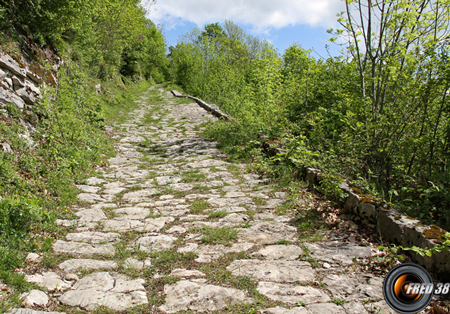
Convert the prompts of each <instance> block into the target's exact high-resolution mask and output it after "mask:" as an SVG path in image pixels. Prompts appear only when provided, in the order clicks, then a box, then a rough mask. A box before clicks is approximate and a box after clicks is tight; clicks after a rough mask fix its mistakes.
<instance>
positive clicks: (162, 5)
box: [148, 0, 344, 58]
mask: <svg viewBox="0 0 450 314" xmlns="http://www.w3.org/2000/svg"><path fill="white" fill-rule="evenodd" d="M343 10H344V3H343V1H341V0H313V1H311V0H278V1H273V0H227V1H216V0H157V2H156V4H155V5H153V7H152V9H151V10H150V13H149V15H148V17H149V18H150V19H151V20H152V21H154V22H155V23H157V24H162V25H163V30H164V34H165V36H166V39H167V44H168V46H175V45H176V44H177V41H178V39H179V36H180V35H182V34H185V33H187V32H189V30H190V29H192V28H193V27H198V28H202V26H203V25H205V24H209V23H215V22H219V23H223V22H224V20H226V19H228V20H231V21H233V22H234V23H236V24H238V25H239V26H240V27H242V28H243V29H244V30H245V31H246V32H247V33H249V34H251V35H254V36H258V37H260V38H265V39H267V40H268V41H269V42H270V43H271V44H272V45H273V46H274V47H275V48H277V49H278V51H279V52H280V53H283V52H284V50H285V49H286V48H288V47H289V45H291V44H292V43H294V42H297V43H299V44H301V45H302V47H303V48H305V49H314V50H315V51H316V52H312V53H311V56H313V57H315V58H319V57H320V56H322V57H327V56H328V53H327V50H326V48H325V45H328V46H329V48H330V53H331V55H335V56H336V55H338V54H339V51H340V47H339V46H337V45H336V44H333V43H330V42H328V38H330V37H331V35H330V34H328V33H327V32H326V30H327V29H328V28H330V27H333V28H336V27H337V26H338V24H337V22H336V19H337V17H336V14H337V13H339V12H341V11H343Z"/></svg>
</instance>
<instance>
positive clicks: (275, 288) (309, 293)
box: [257, 281, 330, 304]
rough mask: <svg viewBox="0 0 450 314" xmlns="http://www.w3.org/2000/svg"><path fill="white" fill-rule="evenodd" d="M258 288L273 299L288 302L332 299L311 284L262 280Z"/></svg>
mask: <svg viewBox="0 0 450 314" xmlns="http://www.w3.org/2000/svg"><path fill="white" fill-rule="evenodd" d="M257 290H258V292H259V293H261V294H263V295H265V296H266V297H268V298H269V299H271V300H273V301H280V302H284V303H288V304H298V303H303V304H312V303H320V302H321V303H324V302H328V301H330V298H329V297H328V295H326V294H325V293H324V292H322V291H321V290H319V289H316V288H313V287H309V286H294V285H289V284H281V283H273V282H264V281H261V282H259V283H258V287H257Z"/></svg>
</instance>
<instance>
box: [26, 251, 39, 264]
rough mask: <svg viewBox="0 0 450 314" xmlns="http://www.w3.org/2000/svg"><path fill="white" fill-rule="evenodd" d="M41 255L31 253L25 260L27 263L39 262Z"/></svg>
mask: <svg viewBox="0 0 450 314" xmlns="http://www.w3.org/2000/svg"><path fill="white" fill-rule="evenodd" d="M39 260H40V255H39V254H36V253H29V254H28V255H27V257H26V258H25V262H39Z"/></svg>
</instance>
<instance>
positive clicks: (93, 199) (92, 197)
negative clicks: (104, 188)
mask: <svg viewBox="0 0 450 314" xmlns="http://www.w3.org/2000/svg"><path fill="white" fill-rule="evenodd" d="M77 198H78V199H80V200H81V201H83V202H87V203H97V202H104V201H105V199H104V198H103V197H101V196H100V195H97V194H92V193H80V194H78V195H77Z"/></svg>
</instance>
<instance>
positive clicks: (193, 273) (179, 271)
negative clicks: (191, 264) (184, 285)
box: [170, 268, 206, 278]
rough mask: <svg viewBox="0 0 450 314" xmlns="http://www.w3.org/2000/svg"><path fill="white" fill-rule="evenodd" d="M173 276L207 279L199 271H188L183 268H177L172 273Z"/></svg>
mask: <svg viewBox="0 0 450 314" xmlns="http://www.w3.org/2000/svg"><path fill="white" fill-rule="evenodd" d="M170 275H171V276H175V277H180V278H190V277H205V276H206V275H205V274H204V273H202V272H201V271H198V270H187V269H182V268H176V269H174V270H172V272H171V273H170Z"/></svg>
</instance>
